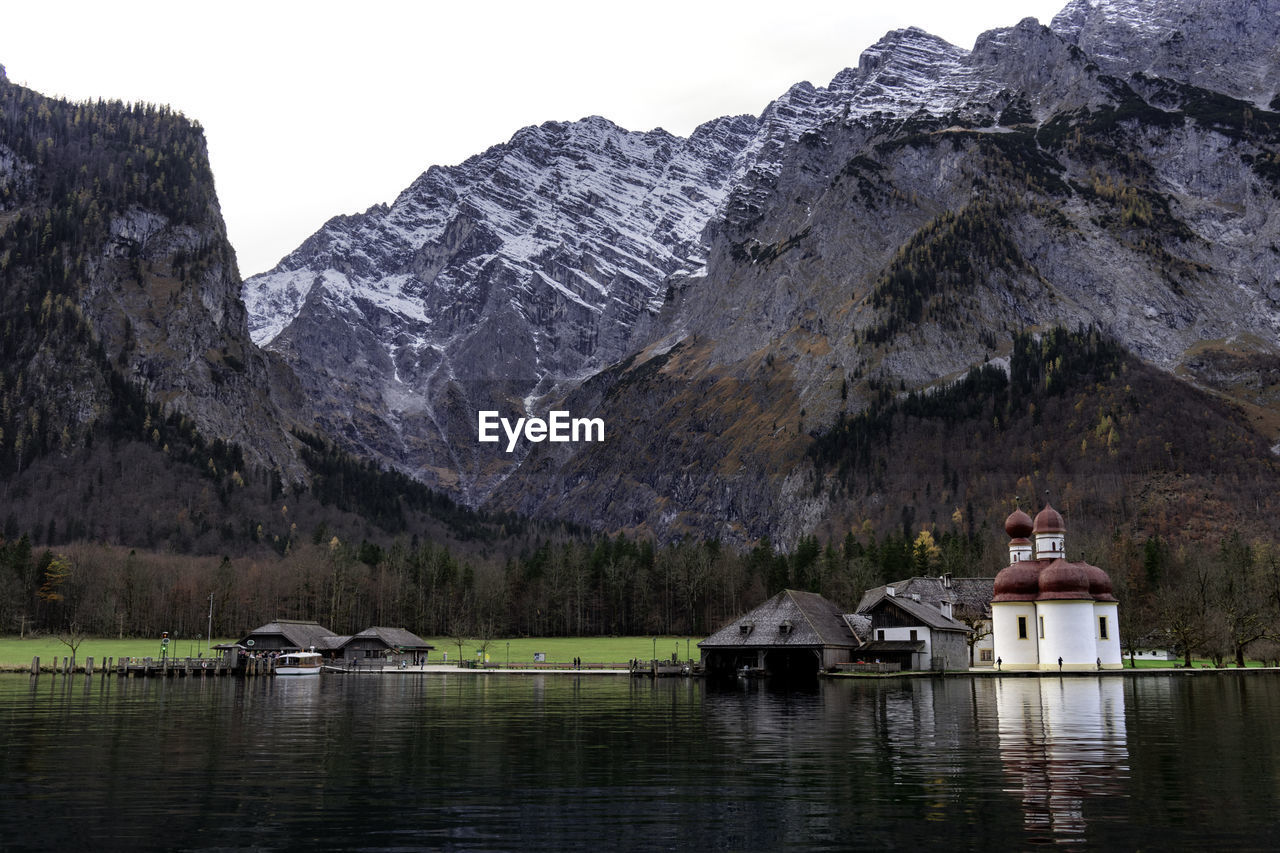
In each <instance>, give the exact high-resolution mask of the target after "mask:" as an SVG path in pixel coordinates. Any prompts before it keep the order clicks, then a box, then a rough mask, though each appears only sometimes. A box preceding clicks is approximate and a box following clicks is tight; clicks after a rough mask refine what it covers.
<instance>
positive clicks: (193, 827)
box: [0, 673, 1280, 851]
mask: <svg viewBox="0 0 1280 853" xmlns="http://www.w3.org/2000/svg"><path fill="white" fill-rule="evenodd" d="M1278 806H1280V675H1276V674H1261V675H1250V676H1242V675H1239V674H1231V673H1227V674H1210V675H1204V676H1197V677H1187V676H1176V675H1165V676H1144V677H1139V678H1131V677H1105V678H1064V679H1058V678H1043V679H1031V678H1005V679H994V678H977V679H968V678H954V679H946V680H938V679H895V680H875V681H872V680H859V681H833V682H822V683H819V684H816V685H813V686H811V687H808V688H799V689H797V688H792V689H782V688H780V687H776V686H772V685H770V684H768V683H763V682H738V683H731V684H728V685H725V686H717V685H713V684H705V683H703V682H701V681H696V680H686V679H671V680H660V681H657V682H656V683H655V682H651V681H649V680H641V679H636V680H632V679H630V678H626V677H615V676H571V675H554V676H553V675H530V676H503V675H481V676H475V675H427V676H388V677H375V676H364V677H357V676H345V677H344V676H322V677H321V678H319V679H308V680H297V679H285V678H277V679H249V680H243V679H212V678H210V679H191V680H187V679H169V680H161V679H135V680H127V681H121V680H117V679H116V678H115V677H114V676H111V677H108V678H107V679H105V680H104V679H102V678H100V677H99V676H94V677H92V678H91V679H86V678H85V677H84V676H82V675H81V676H73V677H71V678H63V677H55V676H50V675H42V676H40V677H39V679H31V678H29V677H26V676H0V849H3V850H115V849H119V850H126V849H127V850H139V849H165V850H225V851H232V850H313V849H314V850H335V849H337V850H395V851H404V850H436V849H444V850H565V849H582V848H600V846H601V845H602V844H604V845H607V846H608V849H609V850H610V851H616V850H661V849H667V850H699V851H701V850H788V849H794V850H848V849H852V848H855V847H856V848H858V849H863V850H866V849H871V850H880V849H902V850H912V849H919V848H921V847H925V848H930V849H932V848H943V847H944V846H945V847H947V848H956V849H974V848H984V849H987V850H1011V849H1027V848H1031V847H1037V846H1042V845H1044V846H1048V845H1067V846H1069V847H1071V848H1080V849H1083V848H1091V849H1093V848H1096V849H1109V850H1110V849H1121V850H1123V849H1131V850H1137V849H1154V850H1173V849H1184V850H1185V849H1195V848H1204V849H1222V848H1233V849H1237V850H1253V849H1276V848H1277V847H1280V823H1278V821H1280V810H1278Z"/></svg>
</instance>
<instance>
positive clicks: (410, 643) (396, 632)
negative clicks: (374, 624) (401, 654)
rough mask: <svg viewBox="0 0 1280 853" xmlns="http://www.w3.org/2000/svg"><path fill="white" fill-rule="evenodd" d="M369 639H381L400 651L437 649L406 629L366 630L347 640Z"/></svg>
mask: <svg viewBox="0 0 1280 853" xmlns="http://www.w3.org/2000/svg"><path fill="white" fill-rule="evenodd" d="M369 638H376V639H379V640H381V641H382V642H383V643H384V644H385V645H386V647H387V648H389V649H397V650H400V651H410V652H420V651H426V650H430V649H434V648H435V646H433V645H431V644H430V643H428V642H427V641H426V640H424V639H422V638H421V637H419V636H418V635H417V634H415V633H413V632H412V631H408V630H406V629H404V628H365V629H364V630H363V631H361V632H360V633H359V634H356V635H354V636H351V637H348V638H346V639H347V640H348V641H349V640H357V639H369ZM343 645H346V643H343Z"/></svg>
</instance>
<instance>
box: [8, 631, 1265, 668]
mask: <svg viewBox="0 0 1280 853" xmlns="http://www.w3.org/2000/svg"><path fill="white" fill-rule="evenodd" d="M236 639H238V638H230V639H227V638H217V637H215V638H214V640H213V643H214V644H215V645H216V644H218V643H231V642H235V640H236ZM701 639H703V638H702V637H657V638H654V637H515V638H512V639H510V640H507V639H500V640H494V641H492V642H491V643H490V644H489V661H490V663H496V664H506V663H507V662H508V661H510V662H511V663H532V662H533V655H534V653H535V652H543V653H545V654H546V656H547V658H546V659H547V663H563V664H568V663H570V662H571V661H572V660H573V659H574V658H575V657H579V658H582V661H583V663H626V662H627V661H630V660H632V659H637V660H650V659H652V658H653V657H654V656H655V653H656V656H657V657H658V658H659V659H661V660H670V659H671V655H672V654H673V653H674V654H676V655H677V656H678V658H679V659H680V660H688V659H689V658H692V659H694V660H697V659H698V657H699V652H698V641H699V640H701ZM427 642H429V643H430V644H431V645H433V646H435V650H434V651H432V652H431V657H430V660H431V661H432V662H438V661H440V660H441V659H442V658H443V656H444V654H445V653H446V652H447V653H448V655H449V660H450V661H456V660H457V659H458V645H457V644H456V643H455V642H454V641H453V640H452V639H451V638H449V637H433V638H429V639H427ZM479 648H480V643H479V641H477V640H474V639H473V640H468V641H467V642H466V643H464V644H463V646H462V652H463V657H464V658H465V659H466V660H475V659H476V651H477V650H478V649H479ZM204 651H205V649H204V641H203V640H190V639H181V640H175V641H173V642H172V643H171V644H170V645H169V655H170V656H171V657H179V658H184V657H188V656H190V657H196V656H198V655H199V654H200V653H201V652H204ZM70 655H71V650H70V649H69V648H68V647H67V646H66V645H65V644H64V643H62V642H60V641H59V640H58V638H57V637H54V636H49V635H45V636H40V637H34V638H32V637H28V638H26V639H21V640H20V639H18V638H17V637H12V636H10V637H0V669H4V670H15V669H21V670H25V669H26V668H27V667H29V666H31V659H32V658H33V657H39V658H40V664H41V666H50V665H51V664H52V663H53V659H54V658H55V657H57V658H58V659H59V660H61V659H62V658H64V657H70ZM205 656H206V657H208V656H209V655H208V653H207V652H205ZM90 657H92V658H93V659H94V661H95V662H96V663H101V662H102V661H103V660H105V659H106V658H109V657H111V658H117V659H118V658H122V657H139V658H141V657H153V658H159V657H160V640H159V638H150V639H139V638H137V637H128V638H125V639H123V640H119V639H115V638H113V637H94V638H91V639H87V640H85V641H84V642H83V643H81V644H80V648H79V649H78V650H77V651H76V662H77V663H78V664H80V665H83V664H84V662H85V659H86V658H90ZM1137 663H1138V668H1139V669H1172V668H1174V667H1175V666H1181V665H1182V661H1181V660H1176V661H1150V660H1140V661H1138V662H1137ZM1247 664H1248V665H1249V666H1251V667H1254V666H1262V663H1261V662H1259V661H1254V660H1251V661H1247ZM1124 665H1125V667H1126V668H1128V666H1129V659H1128V658H1127V657H1126V658H1125V659H1124ZM1192 665H1193V666H1194V667H1195V668H1196V669H1201V668H1203V667H1206V666H1207V667H1212V666H1213V663H1212V662H1211V661H1209V660H1205V659H1202V658H1192Z"/></svg>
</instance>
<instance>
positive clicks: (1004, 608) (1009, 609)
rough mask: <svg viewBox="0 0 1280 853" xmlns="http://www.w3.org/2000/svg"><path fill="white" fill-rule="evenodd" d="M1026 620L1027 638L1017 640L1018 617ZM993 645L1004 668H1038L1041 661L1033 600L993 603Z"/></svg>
mask: <svg viewBox="0 0 1280 853" xmlns="http://www.w3.org/2000/svg"><path fill="white" fill-rule="evenodd" d="M1019 616H1025V617H1026V619H1027V639H1025V640H1020V639H1018V617H1019ZM991 623H992V630H993V632H994V635H993V646H994V648H995V654H996V657H997V658H999V659H1000V661H1001V664H1000V667H1001V669H1014V670H1017V669H1036V668H1037V667H1038V665H1039V663H1040V658H1039V648H1038V643H1037V642H1036V606H1035V603H1034V602H1031V601H1000V602H992V604H991Z"/></svg>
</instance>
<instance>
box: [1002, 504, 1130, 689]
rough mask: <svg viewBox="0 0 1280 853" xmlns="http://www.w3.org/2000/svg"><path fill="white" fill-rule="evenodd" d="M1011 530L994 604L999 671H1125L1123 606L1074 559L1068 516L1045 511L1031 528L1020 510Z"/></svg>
mask: <svg viewBox="0 0 1280 853" xmlns="http://www.w3.org/2000/svg"><path fill="white" fill-rule="evenodd" d="M1004 529H1005V532H1006V533H1008V534H1009V565H1007V566H1005V567H1004V568H1003V569H1001V570H1000V573H999V574H998V575H996V580H995V596H994V597H993V598H992V600H991V622H992V634H993V638H992V639H993V641H994V644H995V655H996V658H997V660H998V661H999V664H998V665H999V666H1000V667H1001V668H1002V669H1011V670H1098V669H1120V668H1121V667H1122V666H1123V663H1122V661H1121V656H1120V625H1119V619H1120V613H1119V610H1120V605H1119V602H1117V601H1116V597H1115V595H1114V594H1113V593H1112V588H1111V578H1110V577H1109V576H1108V575H1107V573H1106V572H1104V571H1103V570H1102V569H1100V568H1098V567H1097V566H1092V565H1089V564H1088V563H1086V562H1084V561H1080V562H1071V561H1069V560H1067V558H1066V554H1067V551H1066V525H1065V524H1064V523H1063V521H1062V515H1061V514H1059V513H1058V511H1057V510H1055V509H1054V508H1053V507H1051V506H1049V505H1047V504H1046V505H1045V507H1044V509H1042V510H1040V512H1039V514H1037V515H1036V517H1035V521H1032V520H1031V517H1030V516H1029V515H1027V514H1026V513H1025V512H1023V511H1022V510H1021V509H1018V510H1015V511H1014V512H1013V514H1012V515H1010V516H1009V518H1008V520H1007V521H1006V522H1005V525H1004ZM1032 537H1034V541H1033V540H1032Z"/></svg>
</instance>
